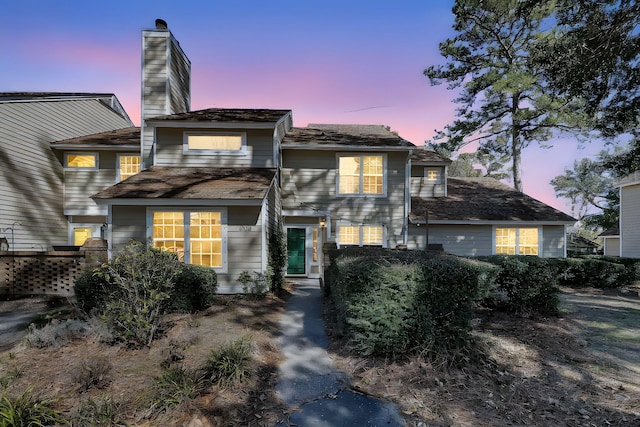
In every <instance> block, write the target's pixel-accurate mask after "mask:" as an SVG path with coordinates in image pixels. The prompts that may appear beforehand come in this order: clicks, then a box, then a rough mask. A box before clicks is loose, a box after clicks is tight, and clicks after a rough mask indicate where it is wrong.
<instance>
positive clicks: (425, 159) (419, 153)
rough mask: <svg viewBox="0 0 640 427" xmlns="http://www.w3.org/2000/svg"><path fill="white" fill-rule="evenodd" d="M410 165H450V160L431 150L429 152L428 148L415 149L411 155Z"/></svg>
mask: <svg viewBox="0 0 640 427" xmlns="http://www.w3.org/2000/svg"><path fill="white" fill-rule="evenodd" d="M411 163H412V164H418V165H419V164H431V163H451V159H448V158H446V157H444V156H441V155H440V154H438V153H436V152H435V151H433V150H429V149H428V148H426V147H424V146H422V147H416V149H415V150H414V151H413V154H411Z"/></svg>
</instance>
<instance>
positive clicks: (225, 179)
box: [92, 166, 276, 202]
mask: <svg viewBox="0 0 640 427" xmlns="http://www.w3.org/2000/svg"><path fill="white" fill-rule="evenodd" d="M275 174H276V170H275V169H267V168H233V169H232V168H195V167H189V168H184V167H164V166H152V167H150V168H149V169H146V170H143V171H142V172H140V173H139V174H137V175H133V176H132V177H130V178H128V179H126V180H124V181H122V182H119V183H118V184H115V185H113V186H111V187H109V188H107V189H105V190H103V191H100V192H99V193H97V194H95V195H93V196H92V198H93V199H94V200H96V201H97V202H99V201H100V200H107V199H147V200H148V199H163V200H166V199H181V200H184V199H188V200H194V199H195V200H197V199H200V200H202V199H206V200H212V199H214V200H221V199H225V200H228V199H232V200H247V199H249V200H256V199H257V200H260V201H261V200H263V199H264V197H265V196H266V194H267V190H268V189H269V187H270V186H271V183H272V181H273V178H274V177H275Z"/></svg>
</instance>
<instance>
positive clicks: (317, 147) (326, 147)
mask: <svg viewBox="0 0 640 427" xmlns="http://www.w3.org/2000/svg"><path fill="white" fill-rule="evenodd" d="M414 148H415V147H394V146H386V145H385V146H376V145H339V144H297V145H293V144H282V149H283V150H285V149H286V150H314V151H340V150H342V151H363V150H367V151H405V152H406V151H410V150H412V149H414Z"/></svg>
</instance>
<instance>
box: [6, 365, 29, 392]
mask: <svg viewBox="0 0 640 427" xmlns="http://www.w3.org/2000/svg"><path fill="white" fill-rule="evenodd" d="M23 373H24V368H23V367H15V368H11V369H9V371H8V372H7V373H6V374H4V375H2V376H0V386H2V387H3V388H7V387H8V386H9V384H11V382H12V381H13V380H15V379H16V378H20V377H21V376H22V374H23Z"/></svg>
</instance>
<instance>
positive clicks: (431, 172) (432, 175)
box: [424, 168, 442, 184]
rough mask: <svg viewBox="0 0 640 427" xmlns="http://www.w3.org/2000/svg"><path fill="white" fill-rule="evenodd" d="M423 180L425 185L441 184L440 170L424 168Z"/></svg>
mask: <svg viewBox="0 0 640 427" xmlns="http://www.w3.org/2000/svg"><path fill="white" fill-rule="evenodd" d="M424 180H425V182H426V183H427V184H442V170H441V169H439V168H425V170H424Z"/></svg>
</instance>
